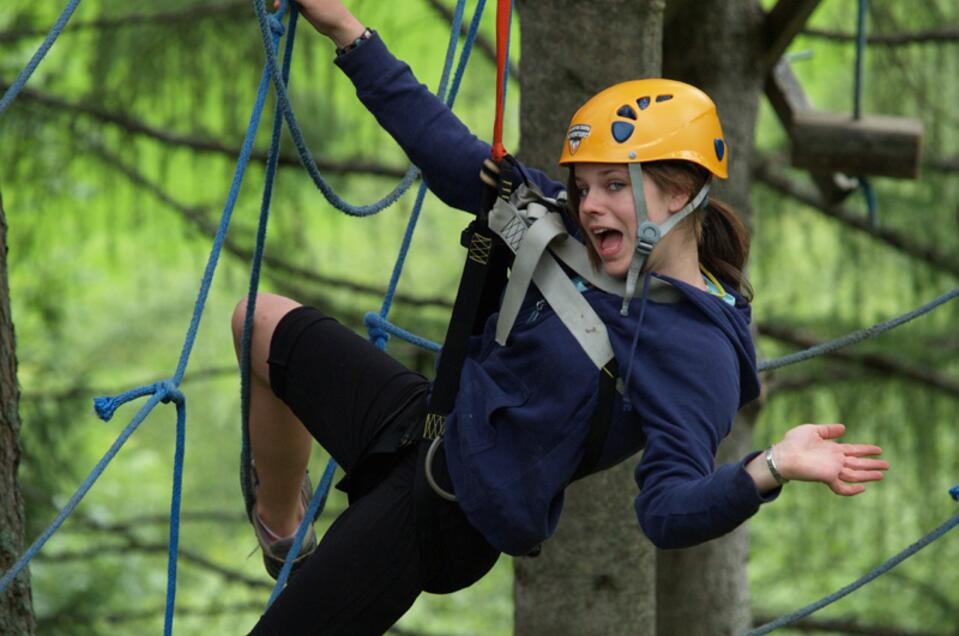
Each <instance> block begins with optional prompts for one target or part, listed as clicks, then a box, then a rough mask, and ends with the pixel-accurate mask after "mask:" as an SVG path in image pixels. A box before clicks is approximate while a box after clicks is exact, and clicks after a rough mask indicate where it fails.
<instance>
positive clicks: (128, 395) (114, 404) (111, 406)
mask: <svg viewBox="0 0 959 636" xmlns="http://www.w3.org/2000/svg"><path fill="white" fill-rule="evenodd" d="M153 394H156V395H158V396H159V397H160V401H161V402H163V403H164V404H169V403H170V402H173V403H174V404H176V405H177V406H182V405H183V404H184V403H185V402H186V398H185V397H184V396H183V393H182V392H181V391H180V389H179V388H178V387H177V385H176V384H174V383H173V381H172V380H161V381H160V382H156V383H154V384H147V385H146V386H141V387H138V388H136V389H130V390H129V391H125V392H123V393H121V394H120V395H117V396H114V397H109V396H101V397H98V398H94V400H93V408H94V410H96V412H97V417H99V418H100V419H101V420H103V421H104V422H109V421H110V419H111V418H112V417H113V414H114V413H116V411H117V409H118V408H120V407H121V406H123V405H124V404H126V403H127V402H130V401H131V400H135V399H137V398H140V397H143V396H144V395H153Z"/></svg>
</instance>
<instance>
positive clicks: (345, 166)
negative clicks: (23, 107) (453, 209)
mask: <svg viewBox="0 0 959 636" xmlns="http://www.w3.org/2000/svg"><path fill="white" fill-rule="evenodd" d="M7 88H8V85H7V84H3V83H0V93H2V92H3V91H5V90H6V89H7ZM19 99H21V100H26V101H32V102H35V103H37V104H41V105H43V106H47V107H49V108H54V109H57V110H63V111H67V112H70V113H78V114H81V115H86V116H88V117H92V118H94V119H96V120H97V121H101V122H104V123H108V124H113V125H115V126H118V127H119V128H122V129H123V130H125V131H127V132H130V133H133V134H137V135H142V136H145V137H149V138H150V139H154V140H156V141H159V142H161V143H163V144H167V145H170V146H179V147H182V148H189V149H190V150H194V151H197V152H207V153H214V154H220V155H225V156H228V157H231V158H235V157H237V156H239V154H240V148H239V147H238V146H237V147H234V146H228V145H226V144H224V143H222V142H220V141H218V140H216V139H210V138H202V137H192V136H188V135H183V134H180V133H175V132H170V131H168V130H164V129H162V128H157V127H155V126H152V125H150V124H148V123H146V122H144V121H142V120H140V119H137V118H135V117H132V116H130V115H128V114H126V113H117V112H113V111H109V110H107V109H105V108H101V107H100V106H99V105H97V104H94V103H90V102H72V101H69V100H67V99H64V98H63V97H60V96H58V95H53V94H50V93H46V92H42V91H38V90H36V89H33V88H29V87H28V88H24V89H23V92H21V93H20V96H19ZM251 157H252V159H253V160H254V161H259V162H265V161H266V158H267V153H266V152H265V151H262V150H256V151H254V152H253V153H252V155H251ZM314 161H315V162H316V165H317V167H319V168H320V170H322V171H323V172H326V173H330V174H356V173H359V174H367V175H374V176H381V177H391V178H402V177H403V175H405V174H406V168H394V167H392V166H385V165H383V164H379V163H374V162H369V161H364V160H361V159H351V160H347V161H333V160H327V159H320V158H317V157H314ZM280 165H282V166H299V165H300V158H299V157H298V156H297V155H295V154H293V153H288V152H287V153H281V155H280Z"/></svg>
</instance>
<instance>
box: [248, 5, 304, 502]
mask: <svg viewBox="0 0 959 636" xmlns="http://www.w3.org/2000/svg"><path fill="white" fill-rule="evenodd" d="M281 10H282V9H281ZM271 19H278V18H276V16H275V15H274V16H273V17H271ZM295 39H296V21H295V20H294V19H293V16H292V14H291V16H290V27H289V30H288V31H287V38H286V46H285V48H284V54H283V68H282V74H283V81H284V83H289V80H290V66H291V62H292V59H293V44H294V41H295ZM264 77H266V74H265V72H264ZM282 133H283V115H282V113H281V112H280V110H279V108H276V107H274V110H273V131H272V135H271V138H270V151H269V154H268V155H267V161H266V175H265V178H264V186H263V196H262V198H261V200H260V218H259V221H258V223H257V231H256V247H255V248H254V252H253V258H252V259H251V260H252V263H251V267H250V282H249V288H248V291H247V307H246V316H245V317H244V320H243V335H242V338H241V344H240V413H241V442H242V444H241V450H240V490H241V492H242V493H243V501H244V503H245V506H246V512H247V516H248V517H251V518H252V510H253V505H254V497H253V484H252V481H251V477H250V474H251V471H250V470H249V466H250V465H251V464H252V461H253V458H252V454H251V452H250V430H249V424H250V423H249V413H250V349H251V346H252V341H253V316H254V313H255V311H256V297H257V290H258V289H259V286H260V272H261V270H262V263H263V253H264V251H265V246H266V234H267V226H268V221H269V217H270V204H271V202H272V199H273V186H274V185H275V183H276V173H277V166H278V164H279V157H280V143H281V135H282Z"/></svg>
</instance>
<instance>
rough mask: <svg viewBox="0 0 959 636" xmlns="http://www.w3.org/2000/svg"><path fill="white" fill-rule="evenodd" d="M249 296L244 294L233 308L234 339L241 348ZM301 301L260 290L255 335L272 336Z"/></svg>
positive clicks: (255, 313) (254, 325) (257, 298)
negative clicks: (284, 318) (277, 326)
mask: <svg viewBox="0 0 959 636" xmlns="http://www.w3.org/2000/svg"><path fill="white" fill-rule="evenodd" d="M249 300H250V297H249V296H244V297H243V299H241V300H240V302H239V303H237V305H236V308H235V309H234V310H233V316H232V318H231V321H230V323H231V327H232V330H233V341H234V343H236V346H237V349H239V346H240V341H241V340H242V338H243V325H244V324H245V323H246V313H247V306H248V305H249ZM300 305H301V303H298V302H297V301H295V300H293V299H292V298H287V297H286V296H280V295H278V294H270V293H267V292H260V293H258V294H257V295H256V307H255V309H254V312H253V334H254V335H253V337H254V338H257V337H270V336H272V334H273V331H274V330H275V329H276V325H277V324H278V323H279V322H280V320H281V319H282V318H283V316H285V315H286V314H287V313H289V312H290V311H292V310H293V309H296V308H297V307H299V306H300Z"/></svg>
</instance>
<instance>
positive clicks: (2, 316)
mask: <svg viewBox="0 0 959 636" xmlns="http://www.w3.org/2000/svg"><path fill="white" fill-rule="evenodd" d="M19 398H20V391H19V389H18V387H17V357H16V350H15V348H14V336H13V319H12V318H11V314H10V292H9V289H8V287H7V220H6V217H5V216H4V213H3V199H2V198H0V572H3V573H5V572H7V570H9V569H10V567H11V566H12V565H13V564H14V563H15V562H16V560H17V559H18V558H19V556H20V554H21V553H22V552H23V499H22V498H21V497H20V488H19V486H18V484H17V466H18V465H19V464H20V418H19V415H18V405H19ZM34 628H35V624H34V619H33V602H32V600H31V598H30V575H29V573H28V572H26V571H25V572H23V573H22V574H21V575H20V576H19V577H17V579H16V580H15V581H14V582H13V584H12V585H11V586H10V587H9V588H8V589H7V590H6V591H5V592H3V594H0V634H10V635H11V636H13V635H16V636H20V635H23V634H33V633H34Z"/></svg>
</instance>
